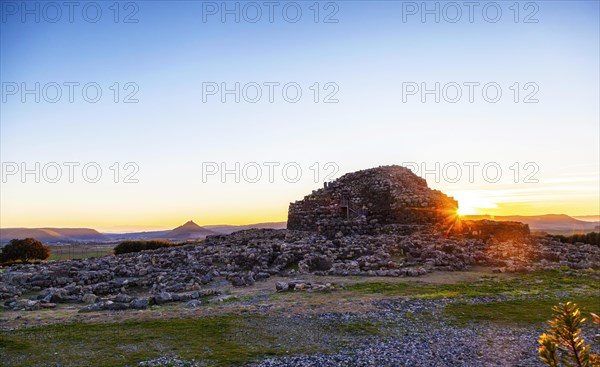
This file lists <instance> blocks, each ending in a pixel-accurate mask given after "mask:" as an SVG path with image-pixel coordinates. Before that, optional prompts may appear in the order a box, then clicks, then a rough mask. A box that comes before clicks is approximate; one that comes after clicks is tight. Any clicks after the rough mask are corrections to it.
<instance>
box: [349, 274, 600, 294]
mask: <svg viewBox="0 0 600 367" xmlns="http://www.w3.org/2000/svg"><path fill="white" fill-rule="evenodd" d="M594 273H595V274H598V272H597V271H596V272H592V273H590V272H583V273H581V274H580V275H582V276H577V275H573V274H567V273H565V272H562V271H558V270H556V271H547V272H538V273H531V274H523V275H518V276H516V277H515V278H513V279H510V280H500V279H496V278H492V277H486V278H483V279H482V280H480V281H478V282H459V283H451V284H431V283H423V282H402V283H398V282H396V283H387V282H366V283H356V284H352V285H349V286H346V287H345V288H344V289H345V290H348V291H352V292H360V293H366V294H382V295H386V296H406V297H412V298H425V299H436V298H456V297H479V296H487V295H539V294H553V293H554V292H569V293H577V294H579V293H582V294H583V293H587V292H590V291H593V290H595V289H596V288H597V282H598V280H597V279H595V278H594V277H593V275H594Z"/></svg>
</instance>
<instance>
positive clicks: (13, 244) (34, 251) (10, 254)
mask: <svg viewBox="0 0 600 367" xmlns="http://www.w3.org/2000/svg"><path fill="white" fill-rule="evenodd" d="M49 257H50V247H48V246H44V244H43V243H41V242H40V241H38V240H36V239H35V238H25V239H23V240H18V239H14V240H11V241H10V242H9V243H8V244H7V245H6V246H4V247H3V248H2V254H0V262H2V263H5V264H10V263H14V262H17V261H21V262H27V261H31V260H46V259H48V258H49Z"/></svg>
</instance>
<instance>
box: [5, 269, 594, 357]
mask: <svg viewBox="0 0 600 367" xmlns="http://www.w3.org/2000/svg"><path fill="white" fill-rule="evenodd" d="M597 276H598V272H578V273H571V272H564V271H551V272H542V273H534V274H523V275H516V276H514V277H510V278H497V277H495V276H494V275H489V276H487V277H483V278H481V279H480V280H479V281H476V282H465V281H459V282H452V283H445V284H433V283H426V282H422V281H399V280H397V279H395V280H394V279H390V281H389V282H385V281H377V282H369V280H368V279H367V280H366V281H365V280H364V279H362V280H360V281H359V279H355V280H356V282H355V283H352V284H346V285H345V286H343V287H338V289H337V290H336V291H333V292H330V293H327V294H323V293H306V292H288V293H271V294H270V295H269V296H268V297H265V298H264V299H263V300H261V302H263V303H264V304H266V305H271V306H273V307H274V308H273V311H269V312H263V313H260V314H259V313H255V312H244V311H239V310H238V311H236V312H235V313H234V312H233V310H234V309H233V308H231V307H236V303H245V302H248V300H249V299H251V297H250V296H247V295H245V296H241V297H238V298H237V300H232V301H230V302H225V303H223V304H220V305H208V306H204V307H203V309H204V310H210V311H215V312H217V311H219V310H223V311H222V312H221V313H220V314H218V315H211V316H207V315H202V316H200V314H196V315H197V316H193V315H194V314H180V315H183V316H179V317H177V316H170V317H171V318H170V319H163V317H165V315H167V312H168V311H169V310H178V309H179V310H181V307H182V306H181V304H172V305H169V306H161V307H157V306H153V308H152V309H151V310H147V311H144V312H147V313H145V315H146V317H145V319H138V320H125V321H121V322H115V321H117V320H114V319H113V320H107V321H106V320H105V322H103V323H98V322H69V323H63V324H57V325H50V326H42V327H25V328H19V329H18V330H14V331H4V332H2V333H1V334H0V335H1V336H0V350H1V352H0V354H2V355H3V363H5V364H6V365H8V366H48V365H56V366H84V365H91V366H96V365H98V366H100V365H101V366H127V365H129V366H133V365H135V364H137V363H138V362H140V361H144V360H149V359H152V358H156V357H158V356H161V355H164V354H175V355H178V356H180V357H182V358H184V359H196V360H205V361H210V365H215V366H231V365H238V364H241V363H245V362H248V361H252V360H255V359H260V358H263V357H266V356H281V355H294V354H298V353H309V354H310V353H317V352H328V351H334V350H338V349H339V348H340V347H341V346H344V345H346V344H345V343H346V342H347V341H349V340H351V339H352V338H357V337H359V338H360V337H370V336H373V335H378V336H379V337H383V336H385V335H388V334H387V333H388V332H389V330H390V329H389V328H390V327H395V328H402V327H403V324H402V320H403V319H404V318H405V317H408V316H406V315H402V316H401V315H399V316H398V320H397V324H395V325H394V326H390V325H388V324H384V323H381V322H379V321H377V320H375V319H369V318H367V319H365V320H362V319H359V320H356V319H352V318H350V319H348V320H345V321H341V322H340V321H335V319H329V318H324V319H321V318H317V317H301V318H295V317H293V315H291V314H289V313H288V312H286V311H285V309H286V308H285V307H286V306H285V305H291V304H292V303H294V304H295V305H296V307H299V308H294V310H298V309H301V308H303V307H304V308H310V307H312V306H313V305H315V304H319V303H315V298H322V299H324V300H327V303H323V304H319V305H320V306H319V307H321V309H320V311H319V312H320V313H330V312H335V311H333V310H332V307H331V306H332V305H333V304H334V303H336V302H342V301H343V302H347V301H348V300H351V301H352V302H355V303H356V305H358V304H364V303H370V302H372V301H375V300H378V299H394V298H403V299H409V300H410V299H414V300H415V301H416V300H419V301H427V300H435V299H450V300H452V302H450V303H449V304H447V305H446V306H445V307H443V308H442V309H441V310H440V314H439V315H440V318H441V319H442V320H443V321H444V322H448V323H451V324H453V325H456V327H459V328H462V327H468V326H469V325H470V324H474V323H475V324H479V325H486V324H489V323H491V324H493V325H496V326H498V327H509V328H510V327H512V326H516V327H520V326H527V327H534V328H535V329H540V328H542V327H543V325H544V324H543V322H544V321H545V320H547V319H549V318H550V315H551V307H552V306H553V305H555V304H556V303H558V302H560V301H566V300H574V301H575V302H577V303H578V304H580V305H581V306H582V307H583V308H584V309H585V310H590V311H594V312H596V313H598V312H600V293H599V290H598V287H597V283H598V281H597ZM240 291H241V292H249V291H250V290H248V289H243V290H240ZM475 297H478V298H475ZM480 297H491V298H490V300H489V301H485V302H471V300H475V299H481V298H480ZM319 302H320V301H319ZM282 305H283V308H281V306H282ZM298 305H299V306H298ZM303 305H304V306H303ZM277 306H279V308H278V307H277ZM44 312H45V311H44ZM198 312H201V311H198ZM319 312H317V313H319ZM355 313H357V314H358V313H360V311H359V310H358V307H357V308H356V311H355ZM148 315H154V316H151V318H150V319H149V318H148V317H147V316H148ZM185 315H187V316H185ZM190 315H191V316H190ZM413 316H414V317H417V318H419V319H420V320H422V322H424V323H426V322H428V321H429V320H431V315H430V314H429V313H427V312H425V311H424V312H423V313H422V314H419V313H417V314H415V315H413ZM408 332H414V330H413V331H410V330H409V331H408ZM534 335H535V336H537V335H538V334H535V332H534Z"/></svg>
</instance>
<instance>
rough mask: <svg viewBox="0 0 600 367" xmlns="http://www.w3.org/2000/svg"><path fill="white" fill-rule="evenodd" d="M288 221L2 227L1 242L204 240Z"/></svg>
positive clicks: (281, 227) (270, 226) (282, 223)
mask: <svg viewBox="0 0 600 367" xmlns="http://www.w3.org/2000/svg"><path fill="white" fill-rule="evenodd" d="M285 227H286V222H274V223H257V224H247V225H239V226H238V225H227V224H223V225H211V226H199V225H198V224H196V223H194V221H191V220H190V221H188V222H186V223H184V224H182V225H181V226H179V227H177V228H174V229H172V230H163V231H144V232H130V233H100V232H98V231H97V230H95V229H91V228H0V242H1V243H5V242H8V241H10V240H12V239H14V238H27V237H33V238H35V239H38V240H40V241H42V242H46V243H60V242H87V241H89V242H118V241H124V240H145V239H163V240H171V241H193V240H201V239H203V238H205V237H206V236H211V235H220V234H230V233H233V232H236V231H241V230H244V229H250V228H271V229H283V228H285Z"/></svg>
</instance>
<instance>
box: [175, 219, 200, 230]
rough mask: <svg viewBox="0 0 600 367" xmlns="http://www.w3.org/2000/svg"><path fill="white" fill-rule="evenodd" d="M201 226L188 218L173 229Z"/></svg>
mask: <svg viewBox="0 0 600 367" xmlns="http://www.w3.org/2000/svg"><path fill="white" fill-rule="evenodd" d="M200 228H202V227H200V226H199V225H197V224H196V223H195V222H194V221H193V220H188V221H187V222H185V223H184V224H183V225H181V226H179V227H177V228H175V229H188V230H189V229H200Z"/></svg>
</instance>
